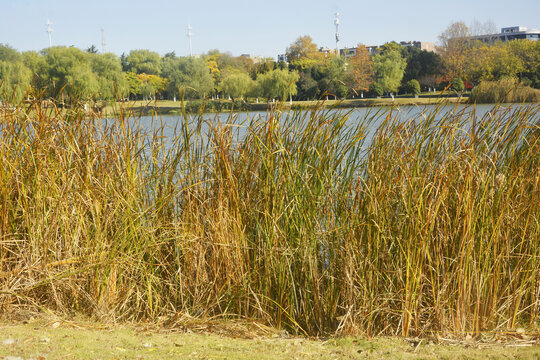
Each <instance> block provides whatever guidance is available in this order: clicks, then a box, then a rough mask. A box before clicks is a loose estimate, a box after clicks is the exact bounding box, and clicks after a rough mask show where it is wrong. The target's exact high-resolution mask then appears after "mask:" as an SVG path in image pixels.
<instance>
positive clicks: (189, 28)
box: [186, 24, 193, 56]
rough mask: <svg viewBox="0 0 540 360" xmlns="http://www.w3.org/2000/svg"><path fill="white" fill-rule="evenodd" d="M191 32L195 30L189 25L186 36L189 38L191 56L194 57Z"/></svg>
mask: <svg viewBox="0 0 540 360" xmlns="http://www.w3.org/2000/svg"><path fill="white" fill-rule="evenodd" d="M191 30H193V29H192V28H191V25H189V24H188V26H187V34H186V36H187V37H188V38H189V56H193V49H192V47H191V38H192V37H193V33H192V32H191Z"/></svg>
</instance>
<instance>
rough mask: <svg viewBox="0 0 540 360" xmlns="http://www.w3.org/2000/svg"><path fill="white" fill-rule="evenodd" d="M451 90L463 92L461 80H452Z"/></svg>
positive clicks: (463, 85) (463, 86)
mask: <svg viewBox="0 0 540 360" xmlns="http://www.w3.org/2000/svg"><path fill="white" fill-rule="evenodd" d="M452 89H454V90H456V91H460V92H461V91H463V90H465V84H464V83H463V80H461V78H455V79H454V80H452Z"/></svg>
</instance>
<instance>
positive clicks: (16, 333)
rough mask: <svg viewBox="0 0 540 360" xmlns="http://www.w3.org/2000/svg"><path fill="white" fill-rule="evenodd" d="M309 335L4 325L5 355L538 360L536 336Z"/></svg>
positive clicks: (209, 326) (0, 353)
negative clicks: (354, 336) (324, 337)
mask: <svg viewBox="0 0 540 360" xmlns="http://www.w3.org/2000/svg"><path fill="white" fill-rule="evenodd" d="M493 339H496V338H494V337H491V340H490V341H483V340H481V339H472V338H469V339H467V338H466V339H461V340H452V339H447V338H437V339H435V338H433V339H429V338H424V339H403V338H399V337H390V338H388V337H379V338H375V339H369V340H368V339H365V338H353V337H347V338H330V339H306V338H299V337H292V336H290V335H288V334H287V333H286V332H283V331H278V330H272V329H268V328H265V327H263V326H260V325H257V324H242V323H235V322H228V323H226V324H225V323H224V322H214V323H212V322H210V323H208V322H206V323H204V324H198V325H197V324H190V325H189V326H187V325H186V324H185V323H184V324H183V325H179V324H176V326H172V327H171V326H169V327H162V326H156V325H147V326H144V325H141V324H138V325H132V326H129V325H125V324H124V325H110V324H100V323H95V322H88V321H77V322H75V321H69V322H66V321H62V320H58V319H56V320H55V319H47V320H45V319H38V320H33V319H31V320H29V321H1V322H0V359H4V360H30V359H33V360H45V359H47V360H48V359H531V360H533V359H540V339H539V336H538V334H527V333H523V334H522V335H520V336H515V337H512V338H509V339H506V340H498V341H497V340H493Z"/></svg>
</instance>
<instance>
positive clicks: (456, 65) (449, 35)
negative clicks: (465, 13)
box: [439, 22, 471, 79]
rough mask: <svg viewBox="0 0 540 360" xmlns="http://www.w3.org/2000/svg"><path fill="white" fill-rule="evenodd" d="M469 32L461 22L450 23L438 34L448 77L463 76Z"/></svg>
mask: <svg viewBox="0 0 540 360" xmlns="http://www.w3.org/2000/svg"><path fill="white" fill-rule="evenodd" d="M470 35H471V32H470V30H469V28H468V27H467V25H465V24H464V23H463V22H455V23H452V24H450V26H448V28H446V30H444V31H443V32H442V33H441V34H440V35H439V40H440V42H441V45H442V46H441V50H440V51H441V56H442V61H443V65H444V68H445V73H446V76H447V78H448V79H452V78H455V77H463V73H464V68H465V62H466V60H467V51H468V44H469V43H470V39H469V37H470Z"/></svg>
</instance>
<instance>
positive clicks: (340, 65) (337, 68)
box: [319, 56, 347, 98]
mask: <svg viewBox="0 0 540 360" xmlns="http://www.w3.org/2000/svg"><path fill="white" fill-rule="evenodd" d="M323 71H324V75H323V77H322V78H321V80H319V90H320V92H321V93H325V92H328V93H330V94H332V95H335V96H337V97H340V98H341V97H344V96H345V95H346V94H347V86H346V84H345V81H344V80H345V58H344V57H341V56H333V57H332V58H331V60H330V61H328V62H327V64H326V66H325V67H324V70H323Z"/></svg>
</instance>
